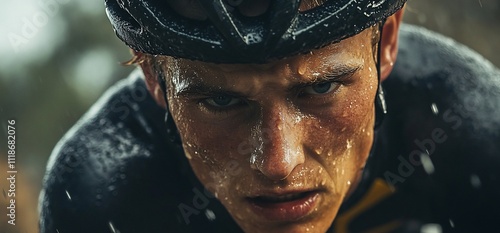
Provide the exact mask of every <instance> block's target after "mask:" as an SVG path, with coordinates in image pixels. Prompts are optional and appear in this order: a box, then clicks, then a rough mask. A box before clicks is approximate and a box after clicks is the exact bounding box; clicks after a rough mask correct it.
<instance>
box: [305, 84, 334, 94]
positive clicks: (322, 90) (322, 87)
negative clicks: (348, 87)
mask: <svg viewBox="0 0 500 233" xmlns="http://www.w3.org/2000/svg"><path fill="white" fill-rule="evenodd" d="M337 86H338V85H337V84H335V83H334V82H326V83H319V84H314V85H312V86H309V87H306V88H304V93H305V94H309V95H321V94H327V93H330V92H331V91H333V90H334V89H335V88H336V87H337Z"/></svg>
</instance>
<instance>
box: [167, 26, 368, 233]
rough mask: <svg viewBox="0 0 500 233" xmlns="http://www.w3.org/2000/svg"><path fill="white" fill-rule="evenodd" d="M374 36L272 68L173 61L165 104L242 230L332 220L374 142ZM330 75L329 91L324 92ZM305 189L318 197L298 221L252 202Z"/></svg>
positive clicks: (303, 226)
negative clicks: (274, 216) (256, 208)
mask: <svg viewBox="0 0 500 233" xmlns="http://www.w3.org/2000/svg"><path fill="white" fill-rule="evenodd" d="M370 33H371V31H366V32H363V33H361V34H360V35H359V36H356V37H353V38H350V39H348V40H345V41H343V42H341V43H339V44H335V45H332V46H329V47H327V48H324V49H321V50H318V51H314V52H313V53H312V54H308V55H302V56H297V57H293V58H289V59H285V60H282V61H278V62H274V63H271V64H266V65H213V64H207V63H201V62H194V61H188V60H174V61H172V62H173V63H174V64H175V65H173V66H169V67H171V68H172V69H168V71H167V75H166V76H167V77H170V78H169V79H168V81H169V85H168V86H169V88H168V93H169V95H168V101H169V106H170V110H171V112H172V113H173V117H174V119H175V122H176V124H177V126H178V128H179V132H180V134H181V138H182V141H183V146H184V151H185V152H186V155H187V156H188V158H189V159H190V164H191V166H192V168H193V170H194V172H195V174H196V175H197V177H198V178H199V179H200V181H201V182H202V183H203V184H205V186H207V187H206V188H207V189H208V190H210V191H211V192H212V193H214V195H215V196H216V197H217V198H218V199H219V200H220V201H221V202H222V203H223V205H224V206H225V207H226V208H227V209H228V211H229V212H230V213H231V214H232V216H233V217H234V218H235V220H236V221H237V222H238V223H239V224H240V226H241V227H242V228H243V229H244V230H245V231H248V232H264V231H272V232H304V231H306V230H307V229H310V230H313V229H315V231H318V232H321V231H325V230H326V229H327V228H328V227H329V226H330V224H331V223H332V221H333V219H334V218H335V215H336V213H337V210H338V208H339V206H340V204H341V203H342V201H343V200H344V198H345V197H346V194H347V193H348V192H349V189H350V187H351V184H352V183H354V182H356V181H357V180H358V179H359V175H360V171H361V170H362V168H363V166H364V163H365V161H366V158H367V155H368V154H369V151H370V148H371V145H372V140H373V123H374V107H373V103H374V101H373V100H374V96H375V92H376V87H377V78H376V77H377V74H376V67H375V63H374V59H373V52H372V44H371V36H370V35H369V34H370ZM356 45H361V46H356ZM345 48H352V49H345ZM328 79H331V80H328ZM325 81H326V82H327V83H326V84H323V85H326V86H327V87H328V85H331V87H330V88H329V89H327V91H326V92H325V93H324V94H321V93H317V91H315V89H313V87H321V86H319V85H318V84H317V83H320V82H325ZM314 85H316V86H314ZM316 89H319V88H316ZM324 89H326V88H324ZM324 89H320V91H322V90H324ZM217 97H218V98H220V99H219V102H214V98H217ZM224 98H226V99H224ZM221 100H222V101H221ZM226 102H229V104H226ZM220 103H223V104H225V105H229V106H228V107H225V106H223V107H220V106H217V105H216V104H219V105H220ZM230 173H231V174H230ZM306 191H307V192H309V191H314V192H317V193H318V201H317V202H316V205H315V206H314V208H313V209H312V211H310V213H308V214H306V215H305V216H299V217H297V218H298V219H294V218H295V217H290V219H286V218H285V219H282V220H280V221H272V220H271V221H270V220H269V219H266V218H264V217H263V216H261V215H259V214H257V213H254V212H253V210H252V209H251V204H250V203H249V201H248V200H247V198H249V197H256V196H279V195H280V194H288V193H291V192H293V193H295V192H299V193H302V192H306Z"/></svg>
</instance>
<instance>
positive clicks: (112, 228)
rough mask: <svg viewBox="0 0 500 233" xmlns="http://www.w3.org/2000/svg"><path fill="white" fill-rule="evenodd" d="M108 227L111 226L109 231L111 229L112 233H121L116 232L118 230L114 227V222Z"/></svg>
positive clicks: (109, 223)
mask: <svg viewBox="0 0 500 233" xmlns="http://www.w3.org/2000/svg"><path fill="white" fill-rule="evenodd" d="M108 225H109V229H111V232H112V233H118V232H120V231H117V230H116V228H115V226H114V225H113V223H112V222H108Z"/></svg>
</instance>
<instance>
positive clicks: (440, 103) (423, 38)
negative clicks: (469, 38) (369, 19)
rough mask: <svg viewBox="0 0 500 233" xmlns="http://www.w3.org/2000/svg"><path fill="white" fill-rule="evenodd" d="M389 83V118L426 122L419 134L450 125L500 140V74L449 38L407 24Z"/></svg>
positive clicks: (485, 61)
mask: <svg viewBox="0 0 500 233" xmlns="http://www.w3.org/2000/svg"><path fill="white" fill-rule="evenodd" d="M383 85H384V87H385V89H386V92H387V101H388V104H389V105H390V106H389V107H390V109H389V113H390V115H389V117H397V118H398V119H400V120H402V119H403V116H405V117H404V119H405V122H407V123H411V124H414V125H415V126H416V124H418V123H420V125H419V126H417V127H416V128H415V132H418V131H419V130H418V129H419V128H420V129H421V128H422V127H423V128H425V126H426V125H428V124H432V123H435V124H439V123H445V124H446V126H447V127H448V128H451V130H450V131H453V132H454V133H458V132H469V133H476V132H477V133H478V134H476V135H474V136H475V137H476V138H477V137H482V139H484V140H487V141H488V140H490V139H491V137H493V138H495V139H498V137H499V136H500V135H499V130H500V118H499V117H498V116H500V71H499V70H498V69H497V68H496V67H495V66H493V65H492V64H491V63H490V62H489V61H487V60H485V59H484V58H483V57H482V56H480V55H479V54H477V53H476V52H474V51H472V50H470V49H468V48H467V47H465V46H464V45H461V44H459V43H457V42H455V41H453V40H451V39H449V38H446V37H444V36H441V35H439V34H437V33H433V32H430V31H428V30H426V29H423V28H419V27H415V26H410V25H405V26H404V27H403V28H402V31H401V34H400V49H399V55H398V60H397V62H396V64H395V67H394V71H393V73H392V74H391V76H390V77H389V78H388V80H387V81H386V82H384V83H383ZM459 118H460V119H459ZM395 120H397V119H395ZM433 126H434V127H435V126H436V125H433ZM433 126H431V127H433ZM450 133H452V132H450ZM457 136H458V135H457ZM469 136H470V135H469ZM488 136H490V138H488ZM458 138H462V139H468V135H461V137H458ZM492 142H493V141H492ZM495 144H496V143H495ZM496 149H498V147H496ZM496 154H498V153H496Z"/></svg>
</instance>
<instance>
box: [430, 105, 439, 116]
mask: <svg viewBox="0 0 500 233" xmlns="http://www.w3.org/2000/svg"><path fill="white" fill-rule="evenodd" d="M431 110H432V113H434V115H437V114H439V109H438V107H437V105H436V103H432V104H431Z"/></svg>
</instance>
